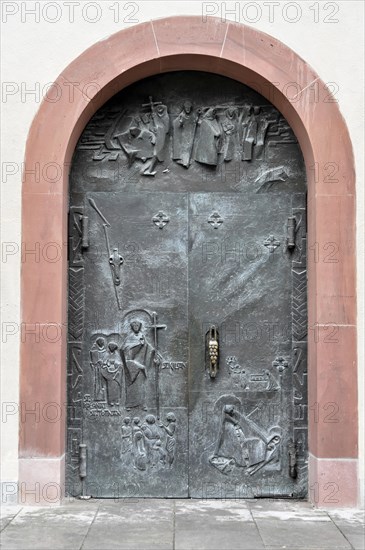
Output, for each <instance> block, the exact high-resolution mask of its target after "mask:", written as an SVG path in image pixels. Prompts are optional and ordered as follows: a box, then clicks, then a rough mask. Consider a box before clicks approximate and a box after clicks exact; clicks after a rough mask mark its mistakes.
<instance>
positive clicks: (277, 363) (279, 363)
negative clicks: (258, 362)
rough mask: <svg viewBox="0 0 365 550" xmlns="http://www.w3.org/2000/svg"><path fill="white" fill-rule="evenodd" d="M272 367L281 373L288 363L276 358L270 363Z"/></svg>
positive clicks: (282, 358) (281, 358)
mask: <svg viewBox="0 0 365 550" xmlns="http://www.w3.org/2000/svg"><path fill="white" fill-rule="evenodd" d="M272 366H273V367H276V368H277V369H278V371H279V372H283V371H284V370H285V369H286V368H287V366H288V361H286V360H285V359H284V357H276V359H275V361H273V362H272Z"/></svg>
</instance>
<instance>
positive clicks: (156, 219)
mask: <svg viewBox="0 0 365 550" xmlns="http://www.w3.org/2000/svg"><path fill="white" fill-rule="evenodd" d="M152 221H153V223H154V224H155V225H157V227H158V228H159V229H162V228H163V227H165V225H166V224H167V223H169V221H170V218H169V217H168V216H166V214H164V213H163V212H159V213H158V214H156V216H153V218H152Z"/></svg>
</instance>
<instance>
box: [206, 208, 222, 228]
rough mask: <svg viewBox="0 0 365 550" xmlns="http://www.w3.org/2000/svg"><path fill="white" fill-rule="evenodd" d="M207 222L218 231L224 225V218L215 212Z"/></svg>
mask: <svg viewBox="0 0 365 550" xmlns="http://www.w3.org/2000/svg"><path fill="white" fill-rule="evenodd" d="M207 222H208V223H210V225H211V226H212V227H214V229H218V227H219V226H220V225H221V224H222V223H223V218H221V216H220V215H219V214H218V212H213V214H211V215H210V216H209V218H208V219H207Z"/></svg>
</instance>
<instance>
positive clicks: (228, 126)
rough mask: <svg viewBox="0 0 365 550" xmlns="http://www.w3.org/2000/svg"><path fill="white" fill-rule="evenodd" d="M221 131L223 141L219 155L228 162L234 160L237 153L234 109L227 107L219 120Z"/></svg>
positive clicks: (236, 122)
mask: <svg viewBox="0 0 365 550" xmlns="http://www.w3.org/2000/svg"><path fill="white" fill-rule="evenodd" d="M221 124H222V129H223V141H222V148H221V153H222V155H223V159H224V160H225V161H226V162H228V161H230V160H232V159H234V158H235V156H236V154H237V152H238V147H239V146H238V116H237V109H236V108H235V107H228V109H226V111H225V113H224V116H223V118H222V120H221Z"/></svg>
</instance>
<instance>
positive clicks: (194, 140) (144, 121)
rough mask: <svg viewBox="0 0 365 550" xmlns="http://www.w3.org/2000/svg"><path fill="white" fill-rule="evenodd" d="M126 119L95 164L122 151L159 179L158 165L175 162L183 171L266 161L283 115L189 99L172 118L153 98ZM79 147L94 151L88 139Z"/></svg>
mask: <svg viewBox="0 0 365 550" xmlns="http://www.w3.org/2000/svg"><path fill="white" fill-rule="evenodd" d="M123 116H124V117H125V120H127V121H128V124H127V126H126V127H125V124H124V128H123V129H120V130H118V126H119V120H117V122H116V124H115V126H114V128H113V131H111V132H108V134H109V135H108V138H107V139H105V140H104V141H103V142H102V143H101V144H99V146H98V147H97V151H95V153H94V155H93V160H105V159H108V160H116V159H117V158H118V155H119V152H118V151H120V150H122V151H124V153H125V155H126V156H127V158H128V161H129V166H132V165H133V164H134V162H136V161H140V162H141V163H142V164H141V169H140V173H141V174H142V175H144V176H155V174H156V167H157V165H158V164H159V163H163V162H164V161H167V160H169V159H170V158H171V159H172V160H173V161H175V162H176V163H178V164H180V165H181V166H183V167H184V168H189V166H190V165H191V163H192V162H193V161H196V162H198V163H200V164H203V165H206V166H212V167H216V166H218V165H219V164H221V163H223V162H229V161H232V160H236V161H237V160H242V161H251V160H253V159H255V158H261V156H262V153H263V151H264V146H265V137H266V134H267V131H268V129H269V127H270V125H271V124H278V122H279V116H280V115H279V113H276V112H274V110H273V109H272V108H269V109H266V108H265V106H255V105H242V106H238V105H232V104H231V105H216V106H213V107H211V106H209V107H204V108H201V107H199V108H196V107H194V105H193V104H192V102H191V101H189V100H186V101H185V102H184V103H183V105H182V107H181V111H180V113H179V114H172V113H169V112H168V108H167V106H166V105H164V104H163V103H162V102H160V101H156V102H155V101H153V100H152V97H150V100H149V103H145V104H142V111H141V112H140V113H139V114H138V115H134V116H128V115H125V114H123ZM79 148H80V149H90V148H94V147H93V146H92V144H91V143H90V144H89V143H88V141H87V138H86V140H85V138H84V141H83V140H81V142H80V144H79Z"/></svg>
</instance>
